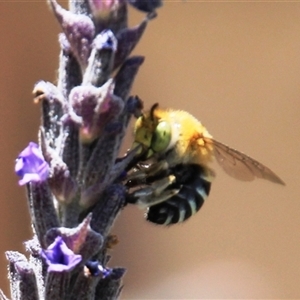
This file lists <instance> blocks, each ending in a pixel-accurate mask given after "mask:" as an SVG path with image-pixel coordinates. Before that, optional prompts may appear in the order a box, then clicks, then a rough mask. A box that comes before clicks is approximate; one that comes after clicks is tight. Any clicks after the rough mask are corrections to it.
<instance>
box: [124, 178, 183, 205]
mask: <svg viewBox="0 0 300 300" xmlns="http://www.w3.org/2000/svg"><path fill="white" fill-rule="evenodd" d="M175 180H176V177H175V176H174V175H169V176H167V177H165V178H162V179H160V180H157V181H155V182H153V183H152V184H151V186H147V187H144V188H141V189H138V190H135V191H134V192H132V193H130V194H128V195H127V202H128V203H133V204H137V205H138V206H139V207H141V208H146V207H149V206H152V205H155V204H158V203H161V202H164V201H165V200H167V199H169V198H171V197H172V196H174V195H176V194H177V193H178V192H179V190H180V189H167V188H168V187H169V186H170V185H171V184H173V183H175Z"/></svg>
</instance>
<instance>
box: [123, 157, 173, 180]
mask: <svg viewBox="0 0 300 300" xmlns="http://www.w3.org/2000/svg"><path fill="white" fill-rule="evenodd" d="M139 167H140V169H139V170H138V171H135V172H133V173H131V174H129V175H128V177H127V180H128V182H130V181H133V182H137V183H139V182H141V183H142V182H145V181H146V179H147V177H151V176H155V175H156V174H159V173H161V172H163V171H164V170H166V169H168V163H167V162H166V161H160V162H158V163H155V164H152V165H150V166H149V165H140V166H139Z"/></svg>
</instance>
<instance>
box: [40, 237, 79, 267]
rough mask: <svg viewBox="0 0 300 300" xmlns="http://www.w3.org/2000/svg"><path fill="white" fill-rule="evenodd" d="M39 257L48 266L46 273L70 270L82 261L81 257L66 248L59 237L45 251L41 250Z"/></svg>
mask: <svg viewBox="0 0 300 300" xmlns="http://www.w3.org/2000/svg"><path fill="white" fill-rule="evenodd" d="M41 255H42V257H44V259H45V260H46V263H47V264H48V272H51V271H55V272H62V271H69V270H72V269H73V268H74V267H75V266H76V265H78V264H79V263H80V262H81V260H82V257H81V255H79V254H75V253H74V252H73V251H72V250H71V249H70V248H68V247H67V245H66V243H65V242H64V241H63V239H62V237H60V236H58V237H56V239H55V241H54V242H53V243H52V244H51V245H50V246H49V247H48V248H47V249H46V250H42V251H41Z"/></svg>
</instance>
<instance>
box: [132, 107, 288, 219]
mask: <svg viewBox="0 0 300 300" xmlns="http://www.w3.org/2000/svg"><path fill="white" fill-rule="evenodd" d="M133 148H135V149H138V150H137V152H138V153H137V157H138V159H139V161H140V163H139V164H137V166H136V167H135V168H134V170H133V171H132V172H131V173H129V175H128V180H127V187H128V188H129V192H128V196H127V202H128V203H133V204H137V205H139V206H140V207H142V208H147V212H146V219H147V220H148V221H150V222H153V223H155V224H161V225H171V224H175V223H181V222H183V221H186V220H187V219H188V218H190V217H191V216H192V215H194V214H195V213H196V212H197V211H199V209H200V208H201V206H202V205H203V203H204V201H205V200H206V198H207V197H208V195H209V192H210V188H211V182H212V180H213V179H214V177H215V172H214V171H213V170H212V169H211V168H210V167H209V164H210V163H211V162H212V161H213V159H214V158H215V159H216V160H217V162H218V163H219V165H220V166H221V167H222V168H223V170H224V171H225V172H226V173H227V174H228V175H230V176H232V177H234V178H236V179H239V180H243V181H251V180H254V179H255V178H263V179H266V180H269V181H271V182H274V183H277V184H281V185H285V183H284V182H283V181H282V180H281V179H280V178H279V177H278V176H277V175H276V174H275V173H274V172H273V171H271V170H270V169H269V168H267V167H266V166H264V165H263V164H261V163H259V162H258V161H256V160H255V159H253V158H251V157H249V156H248V155H246V154H244V153H241V152H239V151H237V150H235V149H233V148H230V147H228V146H226V145H225V144H223V143H221V142H219V141H217V140H215V139H213V137H212V136H211V135H210V134H209V133H208V131H207V129H206V128H205V127H204V126H203V125H202V124H201V122H200V121H198V120H197V119H196V118H195V117H193V116H192V115H191V114H189V113H187V112H185V111H182V110H172V109H160V108H159V107H158V104H157V103H156V104H154V105H153V106H152V108H151V109H150V111H148V112H146V113H144V114H142V115H141V116H140V117H139V118H138V119H137V121H136V123H135V127H134V143H133ZM132 189H133V191H132Z"/></svg>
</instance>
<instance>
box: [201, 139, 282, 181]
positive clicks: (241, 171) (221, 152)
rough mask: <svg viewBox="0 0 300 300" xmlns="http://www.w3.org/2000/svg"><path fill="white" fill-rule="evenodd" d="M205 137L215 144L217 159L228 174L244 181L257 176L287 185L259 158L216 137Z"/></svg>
mask: <svg viewBox="0 0 300 300" xmlns="http://www.w3.org/2000/svg"><path fill="white" fill-rule="evenodd" d="M204 139H205V141H206V143H209V144H212V145H213V149H214V155H215V157H216V160H217V162H218V163H219V165H220V166H221V167H222V168H223V170H224V171H225V172H226V173H227V174H228V175H230V176H232V177H234V178H236V179H239V180H243V181H251V180H254V179H255V178H256V177H257V178H263V179H266V180H269V181H271V182H274V183H278V184H282V185H285V183H284V182H283V181H282V180H281V179H280V178H279V177H278V176H277V175H276V174H275V173H274V172H273V171H272V170H270V169H269V168H267V167H266V166H264V165H263V164H261V163H260V162H258V161H257V160H255V159H253V158H251V157H249V156H248V155H246V154H244V153H241V152H239V151H237V150H235V149H232V148H230V147H228V146H226V145H224V144H223V143H220V142H218V141H216V140H214V139H211V138H204Z"/></svg>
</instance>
